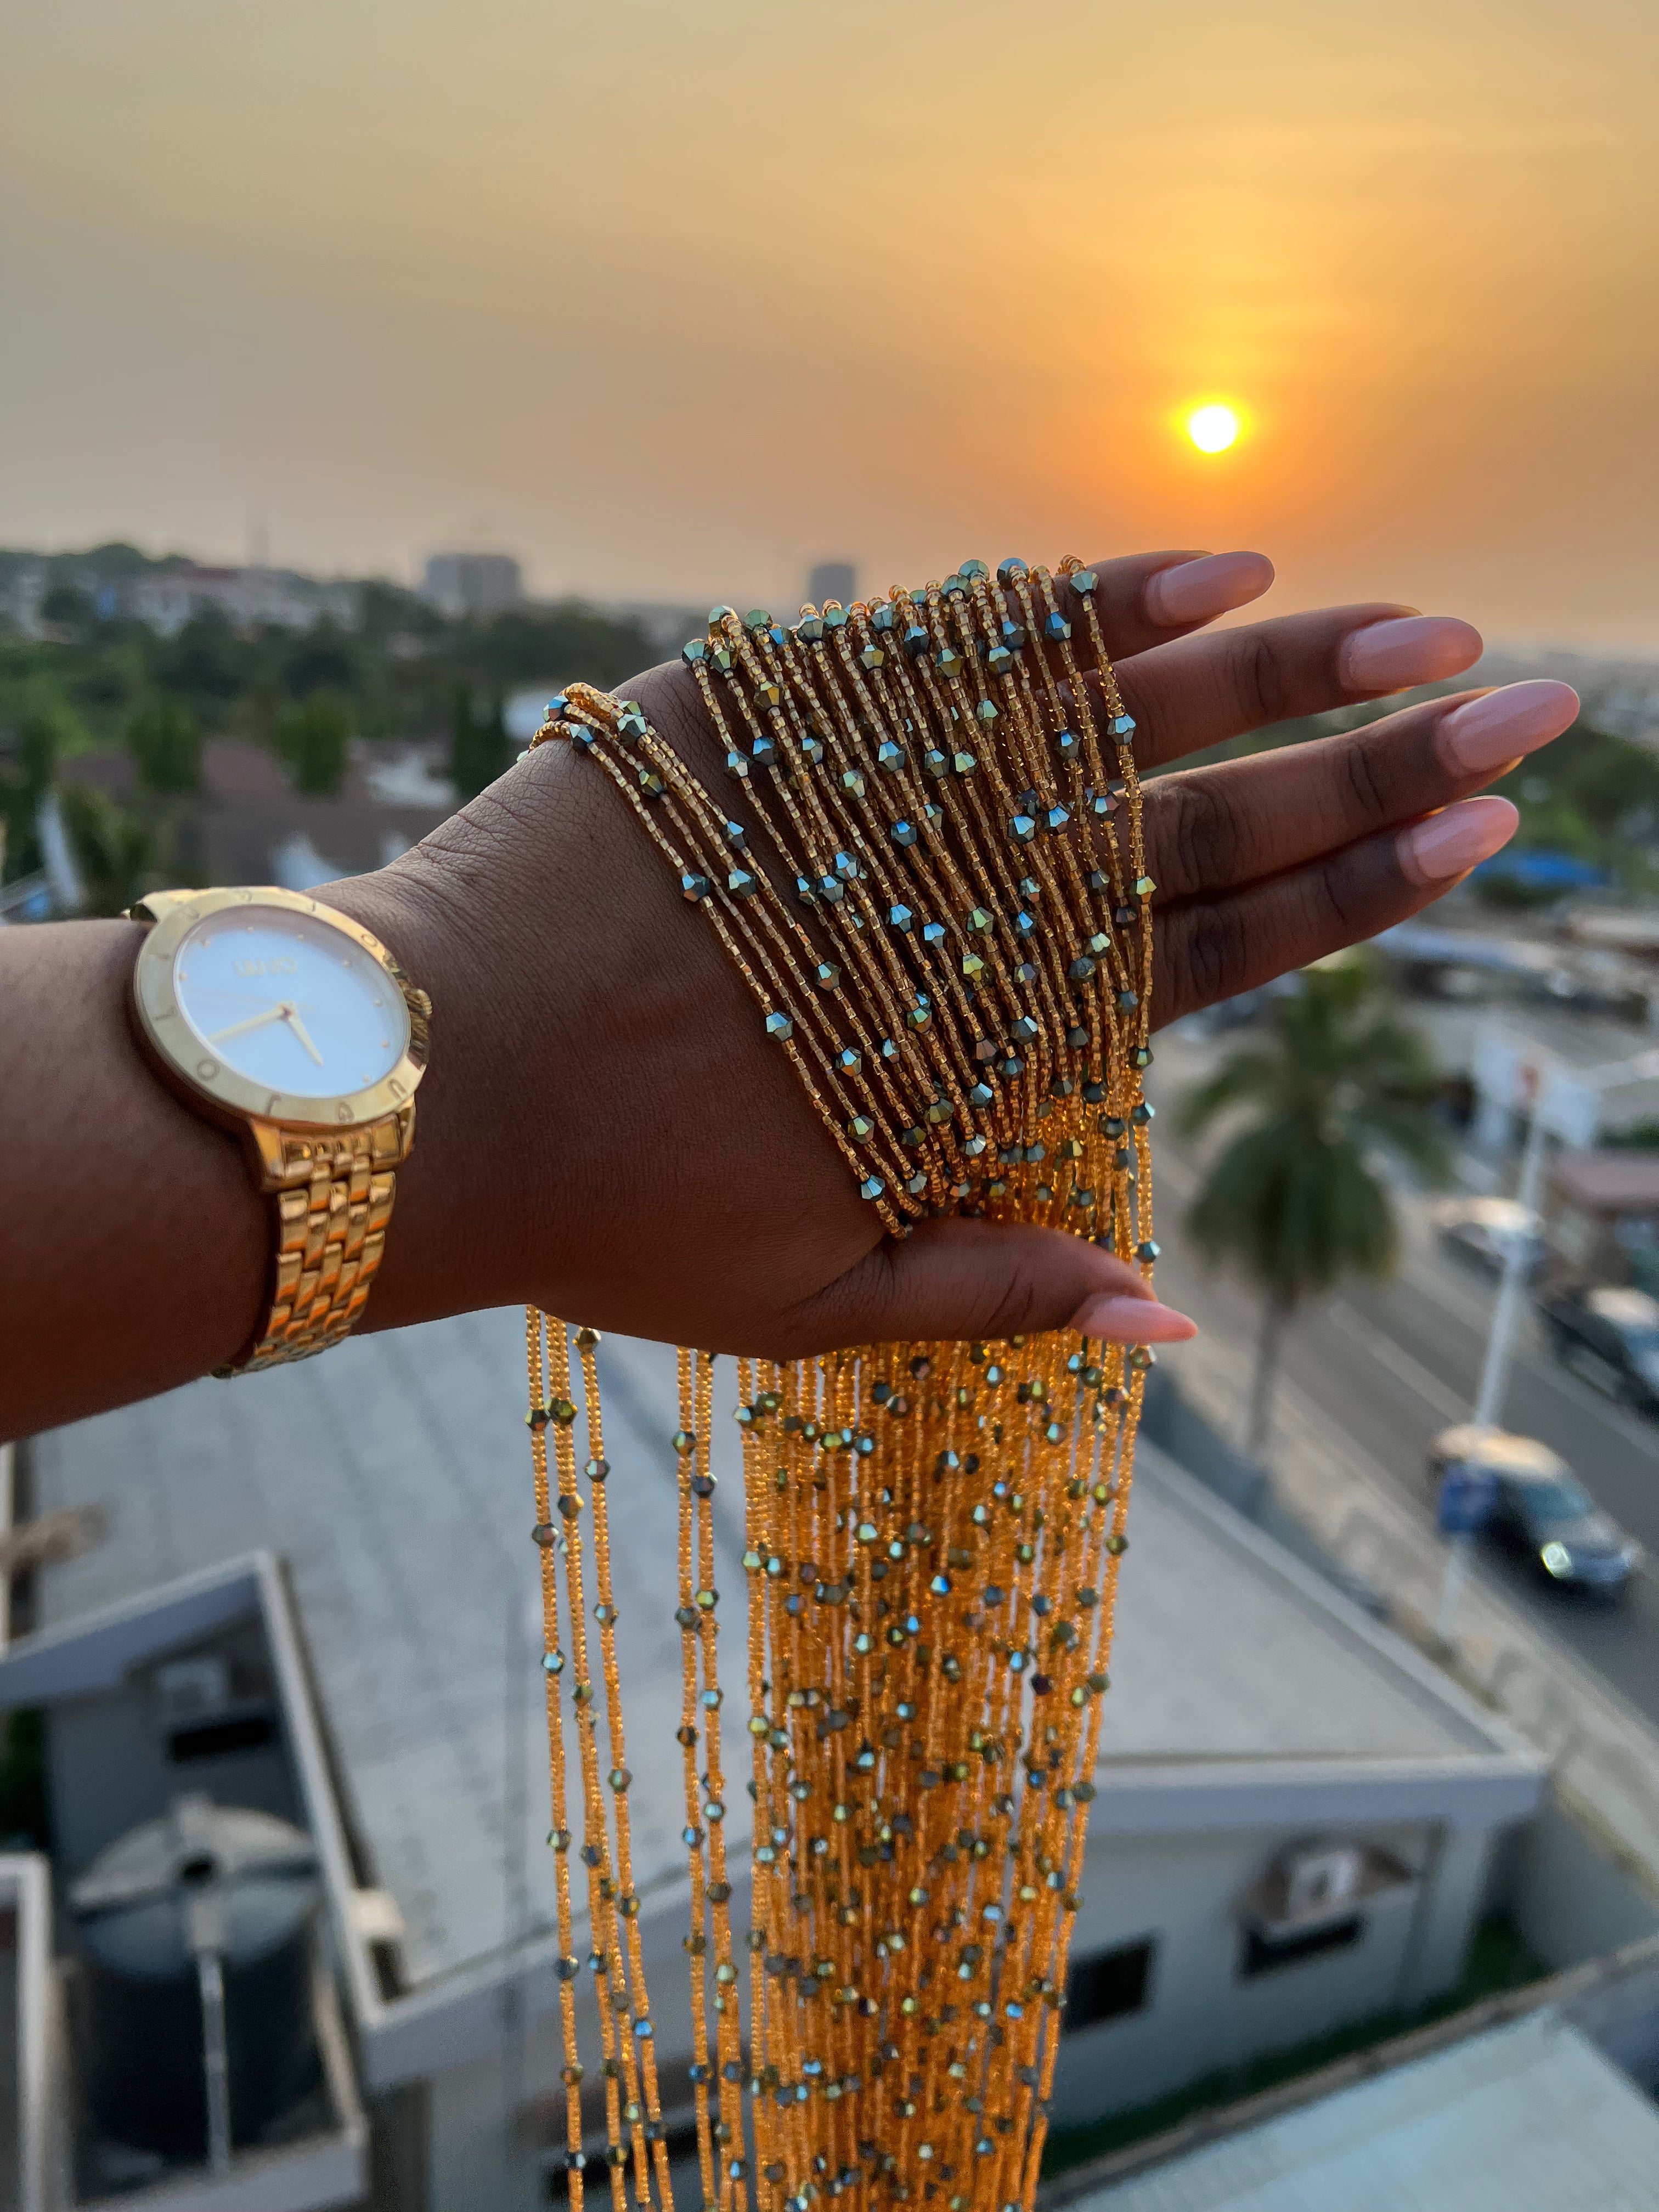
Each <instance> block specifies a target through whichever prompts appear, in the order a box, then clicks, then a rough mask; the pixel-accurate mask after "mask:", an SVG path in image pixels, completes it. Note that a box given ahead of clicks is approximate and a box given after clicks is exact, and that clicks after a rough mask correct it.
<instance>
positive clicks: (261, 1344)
mask: <svg viewBox="0 0 1659 2212" xmlns="http://www.w3.org/2000/svg"><path fill="white" fill-rule="evenodd" d="M414 1127H415V1109H414V1106H413V1103H410V1105H408V1106H406V1107H404V1109H402V1110H401V1111H400V1112H398V1113H397V1114H392V1115H387V1116H386V1119H385V1120H384V1121H372V1122H370V1123H369V1124H368V1126H367V1127H363V1128H360V1129H345V1130H342V1131H340V1132H339V1133H337V1134H336V1133H333V1132H332V1131H329V1132H312V1131H299V1130H295V1129H283V1128H278V1127H275V1126H273V1125H271V1124H269V1123H267V1124H264V1126H260V1125H258V1124H256V1125H255V1126H254V1128H253V1130H252V1135H253V1137H254V1139H255V1142H256V1144H257V1146H258V1152H259V1157H260V1165H261V1168H262V1170H263V1175H262V1181H263V1182H264V1187H265V1188H266V1189H267V1190H269V1191H270V1194H271V1201H272V1213H273V1217H274V1221H275V1227H276V1235H275V1237H274V1240H273V1244H272V1255H271V1276H270V1297H269V1302H268V1304H267V1308H266V1310H265V1314H264V1318H263V1320H262V1321H261V1322H260V1324H259V1327H258V1331H257V1332H256V1334H255V1336H254V1339H253V1342H252V1346H251V1348H250V1349H249V1350H248V1352H246V1354H245V1355H244V1356H243V1357H242V1358H240V1359H238V1360H235V1361H234V1362H233V1363H232V1364H231V1365H230V1366H228V1367H222V1368H218V1369H216V1370H215V1371H216V1373H217V1374H220V1375H248V1374H252V1373H253V1372H254V1371H255V1370H257V1369H258V1368H261V1367H278V1366H282V1365H283V1364H285V1363H286V1362H288V1361H289V1360H294V1359H308V1358H310V1357H311V1356H312V1354H313V1352H326V1351H327V1350H328V1348H329V1346H331V1345H333V1344H337V1343H338V1342H339V1341H340V1340H341V1338H342V1337H343V1336H345V1335H347V1334H349V1332H350V1330H351V1329H352V1328H353V1327H354V1326H355V1325H356V1322H357V1320H358V1317H359V1316H361V1314H362V1310H363V1307H364V1305H365V1304H367V1302H368V1291H369V1285H370V1284H371V1283H372V1282H373V1281H374V1276H375V1273H376V1271H377V1270H378V1268H379V1267H380V1256H381V1254H382V1253H383V1252H384V1250H385V1249H386V1224H387V1223H388V1222H389V1221H390V1220H391V1218H392V1200H393V1198H394V1197H395V1195H396V1185H397V1176H396V1174H395V1172H394V1170H396V1169H397V1168H398V1167H399V1166H401V1164H403V1162H404V1160H405V1159H406V1158H408V1155H409V1147H410V1139H411V1138H412V1136H413V1134H414Z"/></svg>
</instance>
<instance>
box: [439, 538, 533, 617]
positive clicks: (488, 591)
mask: <svg viewBox="0 0 1659 2212" xmlns="http://www.w3.org/2000/svg"><path fill="white" fill-rule="evenodd" d="M421 588H422V593H423V595H424V596H425V597H426V598H427V599H430V601H431V602H432V604H433V605H434V606H435V607H436V608H437V609H438V610H439V611H440V612H441V613H442V614H447V615H449V616H451V617H460V616H463V615H480V616H489V615H499V614H504V613H505V612H506V611H507V609H508V608H509V607H516V606H519V605H522V603H523V600H524V575H523V572H522V571H521V570H520V567H519V564H518V562H516V561H515V560H514V559H513V556H512V555H511V554H510V553H435V554H434V555H433V556H432V558H431V559H430V560H429V561H428V562H427V564H426V581H425V583H424V584H423V585H422V587H421Z"/></svg>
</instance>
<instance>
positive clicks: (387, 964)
mask: <svg viewBox="0 0 1659 2212" xmlns="http://www.w3.org/2000/svg"><path fill="white" fill-rule="evenodd" d="M246 907H276V908H278V909H280V910H281V911H282V912H283V913H287V914H302V915H308V916H309V917H310V918H311V919H312V920H313V921H322V922H326V923H327V924H328V926H329V927H331V928H332V929H337V930H339V931H341V932H342V933H343V934H344V935H345V936H347V937H349V938H350V939H351V940H352V942H353V943H354V944H356V945H360V946H361V947H362V950H363V951H365V952H367V953H368V955H369V957H370V958H371V959H373V960H374V961H376V962H378V963H379V964H380V967H382V968H383V969H385V970H386V975H387V978H388V980H389V981H391V982H392V983H393V984H394V985H395V986H396V987H397V989H398V994H399V995H400V996H401V997H402V999H403V1001H404V1006H406V1008H407V1009H408V1012H409V1027H410V1038H409V1042H408V1044H407V1045H406V1046H405V1048H404V1051H403V1053H402V1054H401V1056H400V1057H399V1059H398V1063H397V1065H396V1066H395V1067H393V1068H392V1069H391V1070H390V1071H389V1072H388V1073H386V1075H384V1076H382V1077H381V1079H380V1081H379V1082H378V1083H375V1084H373V1085H370V1087H369V1088H368V1090H367V1091H346V1092H344V1093H343V1094H341V1095H340V1096H338V1097H331V1098H296V1097H293V1096H292V1095H291V1094H290V1093H289V1092H287V1091H272V1090H271V1089H270V1087H269V1086H268V1085H264V1084H262V1083H254V1082H252V1081H250V1079H248V1078H247V1077H246V1076H245V1075H238V1074H236V1073H234V1071H233V1070H232V1069H230V1068H228V1067H227V1066H225V1065H224V1063H223V1061H222V1060H216V1059H215V1058H214V1057H213V1056H212V1054H210V1052H209V1051H208V1049H207V1048H205V1047H204V1045H203V1044H202V1043H201V1042H200V1041H199V1040H198V1039H197V1036H196V1034H195V1032H194V1030H192V1029H191V1026H190V1024H189V1023H188V1022H187V1021H186V1020H185V1016H184V1012H183V1011H182V1009H181V1008H180V1006H179V1001H178V998H177V995H176V994H175V993H174V990H173V958H174V956H175V955H176V953H177V952H178V950H179V945H181V944H182V943H183V941H184V939H185V936H186V935H187V934H188V933H189V932H190V931H191V929H193V928H194V927H195V926H196V924H197V922H198V921H206V920H207V919H208V918H209V917H210V915H216V914H228V913H231V912H234V910H235V909H236V908H246ZM131 915H132V918H133V919H134V920H135V921H149V922H150V923H151V924H152V927H150V928H149V929H148V930H147V931H146V932H145V933H144V937H143V942H142V943H141V944H140V945H139V948H138V957H137V962H136V963H135V964H134V967H133V973H132V1004H133V1008H134V1011H135V1012H136V1013H137V1019H138V1027H139V1030H140V1032H141V1034H142V1035H143V1038H144V1040H145V1042H147V1043H148V1044H149V1046H150V1048H151V1049H152V1051H153V1052H154V1053H155V1055H156V1056H157V1058H158V1059H159V1060H160V1061H161V1064H162V1066H164V1067H165V1068H166V1069H167V1073H169V1074H170V1075H172V1076H173V1078H174V1079H176V1080H177V1081H178V1082H179V1083H180V1084H182V1085H184V1087H185V1090H186V1091H189V1093H190V1094H191V1097H195V1098H197V1099H199V1100H201V1101H202V1102H203V1103H204V1104H205V1105H206V1106H208V1107H209V1108H210V1109H217V1111H218V1115H222V1116H224V1117H226V1118H227V1119H228V1120H230V1121H233V1122H245V1121H275V1122H278V1123H280V1124H281V1126H282V1127H283V1128H285V1129H358V1128H362V1127H363V1126H364V1125H365V1124H366V1123H368V1122H371V1121H384V1120H385V1119H386V1116H387V1115H392V1114H396V1113H398V1112H399V1111H400V1110H401V1109H403V1108H404V1107H406V1106H408V1105H409V1104H410V1101H411V1100H412V1099H413V1097H414V1096H415V1093H416V1090H417V1088H418V1087H419V1085H420V1080H421V1078H422V1075H423V1074H424V1073H426V1033H427V1019H428V1014H429V1012H430V1003H429V1001H428V1000H427V998H426V995H425V994H424V993H423V992H420V991H416V990H415V989H414V988H413V987H412V986H411V985H410V981H409V980H408V978H407V977H406V976H405V975H404V973H403V971H402V969H400V968H399V967H398V963H397V962H396V961H395V960H394V959H393V958H392V955H391V954H390V953H389V952H388V951H386V947H385V945H382V944H381V942H380V939H379V938H378V937H376V936H375V935H374V933H373V932H372V931H370V930H367V929H365V928H364V927H363V926H362V923H361V922H357V921H353V920H352V919H351V917H350V915H345V914H342V913H341V912H340V911H339V909H338V908H337V907H331V906H325V905H323V903H322V902H321V901H320V900H318V899H314V898H308V897H307V896H306V895H305V894H304V893H303V892H301V891H289V890H282V889H280V888H279V887H278V886H277V885H276V884H253V885H248V886H245V887H240V888H238V889H235V890H205V891H156V892H152V893H151V895H150V896H149V897H148V898H145V899H141V900H140V901H139V902H138V904H137V906H135V907H133V908H131Z"/></svg>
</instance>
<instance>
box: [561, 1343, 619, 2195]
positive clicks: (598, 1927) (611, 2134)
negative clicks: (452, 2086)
mask: <svg viewBox="0 0 1659 2212" xmlns="http://www.w3.org/2000/svg"><path fill="white" fill-rule="evenodd" d="M547 1348H548V1368H549V1375H550V1383H551V1388H552V1391H553V1395H552V1397H551V1398H550V1400H549V1401H548V1402H549V1406H550V1410H551V1411H552V1413H553V1433H554V1458H555V1463H556V1467H557V1470H558V1480H559V1498H558V1510H559V1514H560V1517H561V1518H562V1520H563V1522H564V1524H565V1526H564V1562H565V1601H566V1612H567V1617H568V1620H569V1624H570V1663H571V1667H572V1669H573V1671H574V1678H575V1679H574V1684H573V1686H572V1699H573V1703H574V1705H575V1708H576V1745H577V1750H578V1753H579V1756H580V1772H581V1778H582V1864H583V1867H584V1869H585V1871H586V1876H587V1923H588V1936H589V1942H591V1944H592V1948H593V1952H594V1954H595V1955H596V1956H597V1957H598V1958H599V1959H600V1960H602V1962H603V1964H602V1966H601V1968H600V1970H599V1971H598V1972H595V1974H594V1976H593V1987H594V1996H595V2002H596V2006H597V2009H598V2013H599V2042H600V2048H601V2051H602V2054H603V2057H604V2061H605V2068H606V2069H607V2070H606V2071H605V2142H606V2157H607V2165H608V2166H609V2173H610V2182H611V2204H612V2207H613V2212H625V2206H626V2202H627V2190H626V2184H625V2182H624V2179H623V2172H622V2168H621V2166H619V2165H617V2163H616V2161H615V2160H614V2159H613V2158H612V2157H611V2153H612V2152H614V2151H615V2150H617V2149H618V2148H621V2123H622V2112H621V2104H620V2100H619V2098H618V2096H617V2082H616V2077H615V2075H614V2074H613V2073H611V2071H610V2070H609V2069H611V2068H612V2067H615V2066H617V2065H618V2064H619V2063H620V2052H619V2051H618V2048H617V2023H616V2016H615V2009H614V2006H613V2002H612V1996H611V1960H612V1958H613V1956H614V1955H615V1951H616V1942H615V1928H614V1922H613V1919H612V1916H611V1905H610V1900H609V1899H608V1898H607V1897H606V1895H605V1891H606V1889H607V1887H610V1886H611V1882H610V1875H609V1873H608V1869H609V1868H610V1866H611V1848H610V1835H609V1824H608V1822H607V1820H606V1818H605V1800H604V1797H603V1795H602V1794H601V1791H600V1789H599V1747H598V1745H597V1743H596V1741H595V1739H594V1732H593V1718H592V1716H593V1690H592V1677H591V1675H590V1674H589V1671H588V1650H587V1619H586V1589H585V1586H584V1585H585V1577H584V1574H583V1558H582V1552H583V1547H582V1540H581V1534H580V1510H581V1500H580V1493H579V1492H578V1491H577V1488H576V1454H575V1443H574V1433H573V1424H574V1420H575V1418H576V1408H575V1406H574V1401H573V1400H572V1398H571V1395H570V1393H571V1389H572V1379H571V1373H570V1347H569V1342H568V1336H567V1333H566V1328H565V1325H564V1323H563V1322H559V1323H557V1324H556V1325H553V1326H550V1328H549V1332H548V1346H547ZM590 1854H591V1855H592V1856H590ZM579 2078H580V2074H579Z"/></svg>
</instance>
